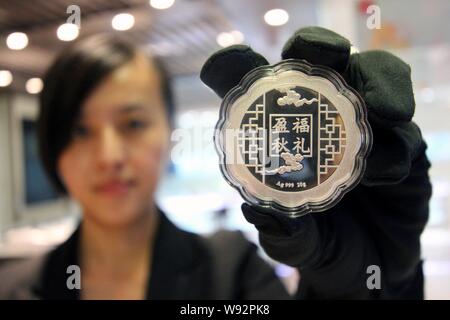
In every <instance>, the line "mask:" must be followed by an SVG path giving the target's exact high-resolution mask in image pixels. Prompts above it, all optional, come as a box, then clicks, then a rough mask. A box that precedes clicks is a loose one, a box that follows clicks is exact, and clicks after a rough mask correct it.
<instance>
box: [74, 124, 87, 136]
mask: <svg viewBox="0 0 450 320" xmlns="http://www.w3.org/2000/svg"><path fill="white" fill-rule="evenodd" d="M72 136H73V137H74V138H86V137H87V136H89V129H88V128H87V126H85V125H83V124H76V125H75V126H74V128H73V130H72Z"/></svg>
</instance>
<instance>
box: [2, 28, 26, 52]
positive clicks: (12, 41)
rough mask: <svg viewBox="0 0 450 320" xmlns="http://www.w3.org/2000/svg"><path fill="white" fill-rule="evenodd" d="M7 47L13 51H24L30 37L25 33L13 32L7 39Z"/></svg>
mask: <svg viewBox="0 0 450 320" xmlns="http://www.w3.org/2000/svg"><path fill="white" fill-rule="evenodd" d="M6 45H7V46H8V48H10V49H11V50H22V49H23V48H25V47H26V46H27V45H28V37H27V35H26V34H25V33H23V32H13V33H11V34H10V35H9V36H8V38H6Z"/></svg>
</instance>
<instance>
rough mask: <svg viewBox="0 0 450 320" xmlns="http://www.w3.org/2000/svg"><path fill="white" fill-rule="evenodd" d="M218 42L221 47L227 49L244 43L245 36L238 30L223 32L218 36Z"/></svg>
mask: <svg viewBox="0 0 450 320" xmlns="http://www.w3.org/2000/svg"><path fill="white" fill-rule="evenodd" d="M216 41H217V43H218V44H219V46H221V47H224V48H225V47H228V46H231V45H233V44H238V43H242V41H244V35H243V34H242V33H241V32H240V31H238V30H233V31H231V32H221V33H219V34H218V35H217V38H216Z"/></svg>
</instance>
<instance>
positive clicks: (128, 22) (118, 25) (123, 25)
mask: <svg viewBox="0 0 450 320" xmlns="http://www.w3.org/2000/svg"><path fill="white" fill-rule="evenodd" d="M111 25H112V27H113V28H114V29H116V30H118V31H125V30H129V29H131V28H133V26H134V16H133V15H132V14H129V13H119V14H116V15H115V16H114V18H113V19H112V21H111Z"/></svg>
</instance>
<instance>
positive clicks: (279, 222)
mask: <svg viewBox="0 0 450 320" xmlns="http://www.w3.org/2000/svg"><path fill="white" fill-rule="evenodd" d="M350 47H351V45H350V42H349V41H348V40H347V39H345V38H343V37H342V36H340V35H338V34H336V33H334V32H332V31H330V30H326V29H323V28H319V27H308V28H303V29H300V30H298V31H297V32H296V33H295V34H294V35H293V36H292V37H291V38H290V39H289V40H288V42H287V43H286V45H285V46H284V48H283V52H282V58H283V59H289V58H294V59H305V60H307V61H308V62H310V63H312V64H317V65H324V66H327V67H330V68H332V69H334V70H335V71H337V72H339V73H340V74H341V75H342V76H343V77H344V79H345V80H346V82H347V83H348V84H349V85H350V86H352V87H353V88H354V89H355V90H357V91H358V93H359V94H360V95H361V97H362V98H363V99H364V101H365V103H366V106H367V108H368V113H369V122H370V124H371V127H372V131H373V147H372V151H371V153H370V155H369V157H368V159H367V164H366V171H365V173H364V176H363V179H362V180H361V183H360V184H359V186H357V187H356V188H355V189H354V190H352V191H350V192H349V193H347V194H346V195H345V196H344V197H343V199H342V200H341V202H340V203H338V204H337V205H336V206H335V207H333V208H331V209H329V210H327V211H326V212H324V213H316V214H307V215H305V216H303V217H300V218H296V219H292V218H286V217H284V216H283V215H280V214H279V213H277V212H275V211H270V210H263V209H261V208H257V207H253V206H250V205H248V204H245V203H244V204H243V205H242V211H243V214H244V216H245V218H246V219H247V220H248V221H249V222H250V223H252V224H254V225H255V227H256V228H257V229H258V231H259V238H260V243H261V245H262V247H263V248H264V249H265V251H266V252H267V253H268V255H269V256H271V257H272V258H273V259H275V260H278V261H280V262H283V263H286V264H288V265H291V266H294V267H298V268H299V269H300V270H301V275H302V281H301V282H300V284H301V286H300V291H299V292H300V296H308V297H314V296H317V297H358V298H364V297H375V296H378V297H398V296H401V297H415V298H417V297H418V296H417V295H419V297H420V294H419V293H418V292H419V291H420V288H413V286H414V285H415V286H416V287H417V286H420V280H417V277H419V275H418V272H419V271H420V270H419V264H420V243H419V237H420V233H421V232H422V230H423V227H424V225H425V223H426V221H427V216H428V206H427V205H428V200H429V197H430V193H431V186H430V183H429V179H428V175H427V170H428V167H429V163H428V161H427V159H426V156H425V148H426V145H425V143H424V142H423V140H422V137H421V133H420V130H419V128H418V127H417V126H416V125H415V124H414V123H413V122H411V119H412V116H413V114H414V107H415V104H414V96H413V91H412V84H411V76H410V68H409V66H408V65H407V64H405V63H404V62H403V61H401V60H400V59H399V58H397V57H395V56H393V55H392V54H390V53H388V52H384V51H368V52H363V53H359V54H352V55H351V54H350ZM266 64H268V62H267V60H266V59H265V58H264V57H262V56H261V55H259V54H258V53H256V52H254V51H253V50H252V49H251V48H249V47H247V46H243V45H237V46H231V47H228V48H225V49H222V50H220V51H218V52H216V53H215V54H213V55H212V56H211V57H210V58H209V59H208V61H207V62H206V63H205V65H204V66H203V69H202V71H201V75H200V77H201V79H202V81H203V82H204V83H205V84H206V85H208V86H209V87H211V88H212V89H213V90H214V91H215V92H216V93H217V94H218V95H219V96H220V97H222V98H223V97H224V96H225V95H226V93H227V92H228V91H229V90H230V89H231V88H233V87H234V86H236V85H237V84H238V83H239V81H240V80H241V79H242V77H243V76H244V75H245V74H246V73H247V72H249V71H251V70H252V69H254V68H256V67H259V66H262V65H266ZM399 256H400V257H401V258H399ZM371 264H377V265H379V266H380V267H381V269H382V270H383V269H384V270H385V272H388V271H389V277H384V278H382V279H384V280H383V283H384V286H385V289H384V291H383V292H382V293H380V292H373V291H371V292H369V291H368V290H367V287H366V282H365V279H366V278H367V276H368V275H367V274H366V268H367V266H369V265H371ZM387 269H389V270H387ZM402 273H403V274H402ZM405 279H406V280H405ZM417 281H419V284H417V283H416V282H417ZM413 282H414V283H415V284H414V285H413V284H412V283H413ZM386 287H387V288H386Z"/></svg>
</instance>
